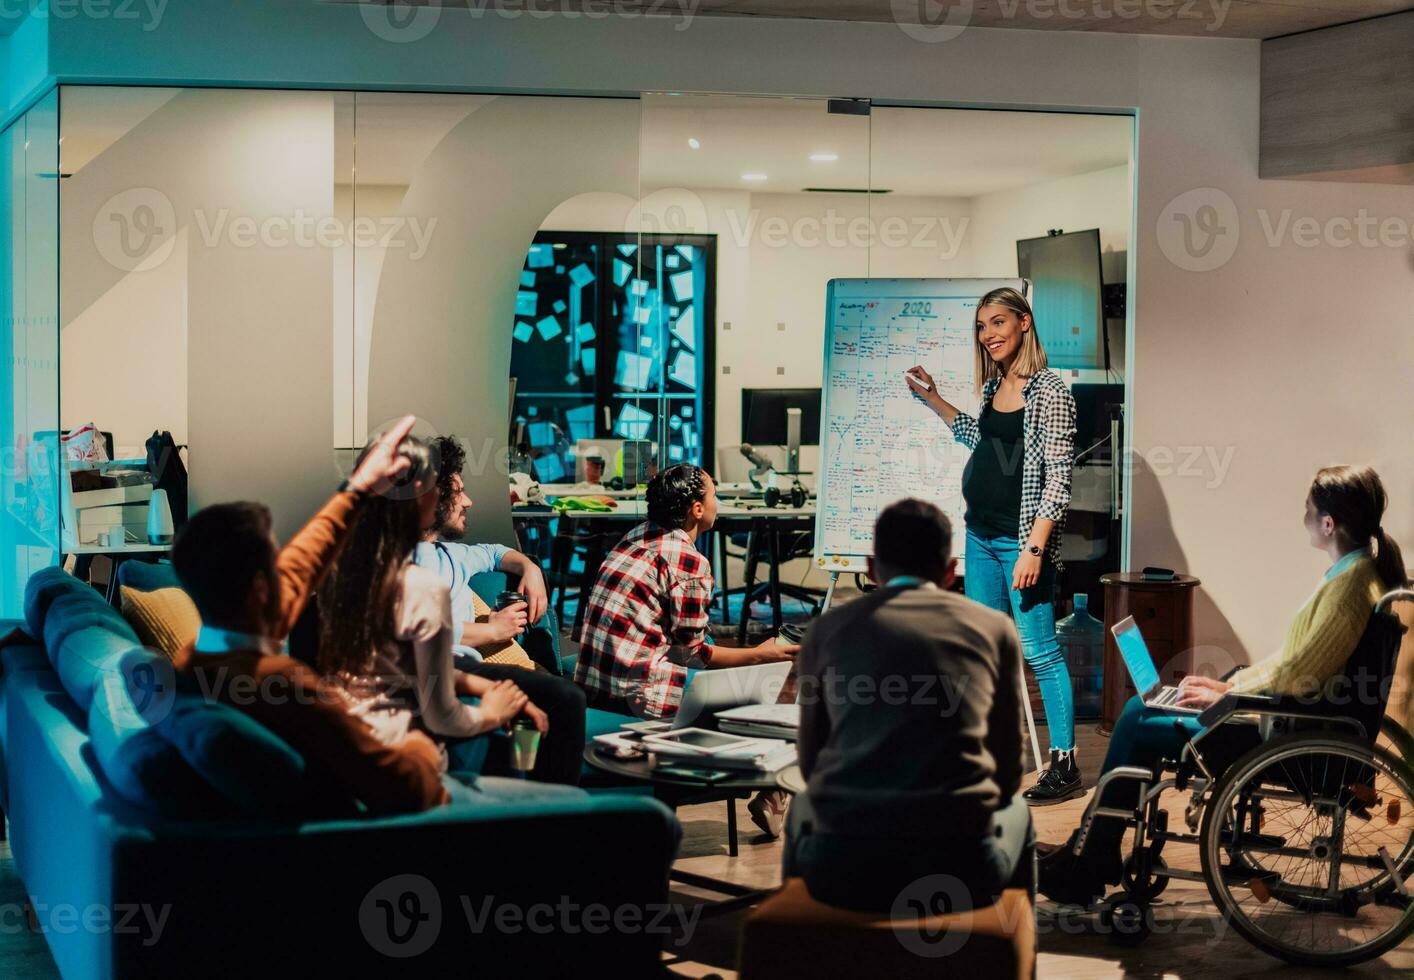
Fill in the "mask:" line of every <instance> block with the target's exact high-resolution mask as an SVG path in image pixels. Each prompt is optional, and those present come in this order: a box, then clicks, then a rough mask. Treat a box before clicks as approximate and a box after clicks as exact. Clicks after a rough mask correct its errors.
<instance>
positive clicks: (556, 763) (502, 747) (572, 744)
mask: <svg viewBox="0 0 1414 980" xmlns="http://www.w3.org/2000/svg"><path fill="white" fill-rule="evenodd" d="M457 669H458V670H461V671H463V672H464V673H468V674H475V675H476V676H477V677H484V678H485V679H486V680H489V681H505V680H509V681H513V682H514V683H515V685H516V687H518V688H520V689H521V690H522V691H523V692H524V693H525V696H526V697H528V698H529V699H530V703H531V704H533V705H535V706H536V707H537V708H539V709H540V710H541V711H543V712H545V715H546V717H548V718H549V720H550V730H549V731H548V732H546V733H545V736H544V737H543V738H541V739H540V747H539V749H538V750H537V751H536V754H535V768H534V769H532V770H531V771H530V778H531V779H533V780H535V781H536V782H538V783H564V784H565V785H567V786H575V785H577V784H578V783H579V773H580V766H581V764H582V763H583V758H584V692H583V691H581V690H580V689H579V687H578V686H577V685H576V684H575V683H574V681H572V680H570V679H569V678H567V677H556V676H554V675H553V674H547V673H545V672H543V671H538V670H526V669H525V668H524V667H513V666H509V665H506V664H488V663H468V662H467V661H465V660H461V661H459V662H458V664H457ZM510 743H511V740H510V739H508V738H499V739H495V740H493V741H492V743H491V748H490V752H489V754H488V756H487V759H486V765H485V766H484V767H483V768H482V771H483V772H486V773H491V774H498V775H508V774H510V773H511V772H512V769H511V760H510Z"/></svg>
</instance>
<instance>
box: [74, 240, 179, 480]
mask: <svg viewBox="0 0 1414 980" xmlns="http://www.w3.org/2000/svg"><path fill="white" fill-rule="evenodd" d="M187 248H188V241H187V231H186V230H183V231H181V232H179V233H178V238H177V245H176V248H174V249H173V251H172V255H171V257H170V258H169V259H168V260H167V261H166V262H163V263H161V264H159V265H157V266H156V267H155V268H153V269H150V270H147V271H142V272H133V273H130V274H129V275H126V276H124V277H123V278H121V279H119V280H117V281H116V282H114V283H113V285H112V288H110V289H109V290H108V291H107V292H105V293H103V294H102V295H101V296H100V297H98V298H97V299H96V300H94V302H93V303H92V304H90V305H88V306H86V307H83V308H82V309H77V310H69V309H66V310H65V313H66V314H68V315H69V317H68V318H67V319H66V320H65V321H64V324H63V329H62V331H61V332H60V334H59V369H60V378H59V385H60V390H61V392H62V397H61V399H60V415H59V424H60V425H61V426H62V427H63V428H65V429H76V428H78V427H79V426H81V425H85V424H87V423H89V422H92V423H94V424H96V425H97V426H98V428H99V429H100V430H101V431H104V432H111V433H113V445H114V448H115V449H116V450H117V455H118V458H120V459H130V458H134V457H141V456H145V455H146V454H147V450H146V449H145V448H144V445H145V443H146V442H147V439H148V437H149V436H151V435H152V433H153V432H154V431H155V430H159V429H166V430H167V431H169V432H171V433H172V439H173V440H174V441H175V442H176V444H177V445H179V446H181V445H184V444H186V443H187V442H188V438H187V288H186V287H187ZM61 277H62V271H61Z"/></svg>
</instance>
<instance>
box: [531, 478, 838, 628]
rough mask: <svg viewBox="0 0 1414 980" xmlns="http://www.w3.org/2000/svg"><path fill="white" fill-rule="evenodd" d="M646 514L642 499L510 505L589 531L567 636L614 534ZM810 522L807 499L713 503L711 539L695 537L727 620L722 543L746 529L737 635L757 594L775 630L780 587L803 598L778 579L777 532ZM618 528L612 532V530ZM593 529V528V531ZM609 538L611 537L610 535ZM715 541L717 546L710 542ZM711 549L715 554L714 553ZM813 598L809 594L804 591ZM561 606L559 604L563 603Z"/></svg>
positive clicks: (809, 526)
mask: <svg viewBox="0 0 1414 980" xmlns="http://www.w3.org/2000/svg"><path fill="white" fill-rule="evenodd" d="M647 516H648V505H647V503H646V502H645V501H643V500H619V501H618V506H617V507H616V508H615V509H614V510H611V511H580V510H567V511H563V512H555V511H553V510H552V509H551V508H549V507H545V506H534V505H522V506H517V507H513V508H511V517H512V518H513V519H515V520H519V521H527V522H528V521H537V522H538V521H544V520H547V519H548V518H550V517H559V518H561V519H564V520H567V521H569V522H571V523H573V524H574V525H575V526H576V527H578V528H580V529H582V530H584V531H586V532H590V533H588V534H586V535H585V543H586V546H587V547H588V549H589V551H588V554H586V555H585V561H584V575H583V576H582V577H581V579H580V588H579V599H580V601H579V605H578V608H577V609H576V610H575V617H574V627H573V631H572V633H571V636H572V638H573V639H574V640H575V641H576V642H579V640H580V636H581V633H582V630H583V627H584V606H585V600H586V599H587V598H588V596H589V592H590V590H591V589H592V588H593V587H594V582H595V580H596V579H597V578H598V576H599V566H600V565H601V564H603V561H604V556H605V555H606V554H607V553H608V552H609V550H610V549H612V548H613V546H614V545H615V544H617V543H618V540H619V538H621V537H622V536H623V535H624V534H626V533H627V532H628V531H629V529H630V528H632V527H633V526H634V525H636V524H639V523H641V522H642V521H644V520H645V519H646V518H647ZM619 525H622V527H620V526H619ZM814 526H815V504H814V502H813V501H811V502H808V503H807V504H806V505H805V506H804V507H789V506H786V507H767V506H766V505H765V504H764V503H748V504H739V503H737V504H733V503H726V502H722V503H719V505H718V508H717V523H716V525H715V526H714V527H713V529H712V532H711V534H712V536H713V538H714V540H713V541H709V542H705V543H701V542H700V543H699V547H702V546H703V544H705V548H703V550H704V553H705V554H707V555H708V560H709V561H711V562H712V566H713V568H712V573H713V577H714V578H716V580H717V582H718V584H719V585H720V587H721V590H722V615H723V620H724V622H725V624H726V625H728V626H729V625H731V617H730V614H729V612H728V602H729V599H730V595H731V591H732V589H731V585H730V582H729V581H728V577H727V549H726V537H727V535H729V534H733V533H738V534H740V533H745V534H746V535H747V552H746V553H747V565H746V578H747V581H746V583H745V586H744V592H745V599H744V600H743V602H742V617H741V622H740V623H739V625H738V628H737V641H738V642H739V643H745V642H746V626H747V621H748V620H749V619H750V610H751V603H752V602H753V601H755V600H756V599H758V598H769V600H770V603H771V612H772V623H773V625H774V627H775V628H776V629H777V630H779V629H780V628H781V623H782V613H781V593H782V591H785V592H788V593H790V594H792V595H796V596H797V598H806V597H807V596H806V595H805V594H804V590H800V589H798V588H797V587H795V586H790V585H787V586H785V587H784V588H783V587H782V585H781V581H780V561H781V556H782V554H783V549H782V548H781V537H782V535H784V534H793V533H804V532H807V531H813V529H814ZM615 531H617V532H618V534H617V535H615V534H614V533H613V532H615ZM594 532H597V533H594ZM611 538H612V540H610V539H611ZM763 540H764V543H765V546H766V552H767V556H768V563H769V565H770V571H769V575H768V580H767V581H766V582H765V583H762V584H761V585H757V584H756V582H755V573H756V557H755V556H756V553H757V550H758V549H759V546H760V544H761V543H762V541H763ZM714 543H715V545H716V547H715V548H714V547H712V545H713V544H714ZM714 552H715V558H714V557H713V555H714ZM567 569H568V561H566V563H565V568H563V569H559V570H552V571H554V572H555V573H556V574H555V577H556V578H557V579H558V581H559V588H560V598H561V600H563V598H564V583H563V580H564V577H565V574H566V573H567ZM809 598H810V599H811V600H812V601H813V598H814V597H813V595H811V596H809ZM560 608H561V609H563V603H561V605H560Z"/></svg>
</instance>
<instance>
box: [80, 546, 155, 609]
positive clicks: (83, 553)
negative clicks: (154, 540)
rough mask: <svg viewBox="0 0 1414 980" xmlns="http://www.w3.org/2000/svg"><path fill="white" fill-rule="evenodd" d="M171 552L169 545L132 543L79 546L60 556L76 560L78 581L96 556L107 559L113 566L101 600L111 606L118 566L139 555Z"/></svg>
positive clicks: (82, 577)
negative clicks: (106, 601)
mask: <svg viewBox="0 0 1414 980" xmlns="http://www.w3.org/2000/svg"><path fill="white" fill-rule="evenodd" d="M171 550H172V546H171V545H170V544H148V543H147V542H146V541H134V542H131V543H129V544H125V545H122V546H119V547H113V546H111V545H106V544H79V545H74V546H72V547H69V548H64V549H63V551H62V554H65V555H73V556H74V557H76V558H77V559H78V563H77V564H76V565H75V566H74V577H75V578H80V579H86V578H87V575H88V569H89V566H91V565H92V564H93V559H94V558H95V557H97V556H98V555H106V556H107V557H108V560H109V561H110V562H112V564H113V569H112V571H110V572H109V573H108V586H107V589H106V590H105V591H104V593H103V598H105V599H107V600H108V602H109V604H110V605H111V604H112V603H113V600H114V599H115V598H116V597H117V595H118V566H119V565H121V564H122V563H123V562H125V561H127V560H128V559H129V558H136V557H138V556H139V555H147V556H152V557H155V556H157V555H165V554H167V553H168V552H170V551H171Z"/></svg>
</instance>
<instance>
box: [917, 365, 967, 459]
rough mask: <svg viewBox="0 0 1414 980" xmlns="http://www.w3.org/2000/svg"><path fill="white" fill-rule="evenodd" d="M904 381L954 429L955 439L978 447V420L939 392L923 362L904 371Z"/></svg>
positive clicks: (965, 444)
mask: <svg viewBox="0 0 1414 980" xmlns="http://www.w3.org/2000/svg"><path fill="white" fill-rule="evenodd" d="M904 383H905V384H906V385H907V386H908V390H909V391H910V392H912V393H913V395H914V396H915V397H916V398H918V399H919V400H920V401H922V402H923V403H924V404H925V405H927V406H928V407H929V408H931V409H932V410H933V411H934V412H935V413H937V416H938V418H940V419H942V420H943V422H944V423H945V424H946V425H947V426H948V428H950V429H951V430H952V434H953V438H954V439H956V440H957V441H958V442H960V443H962V444H963V445H964V446H966V447H967V448H968V449H973V448H976V446H977V440H978V439H979V438H981V434H980V433H979V432H978V431H977V420H976V419H974V418H973V417H972V416H970V415H968V414H967V413H966V412H964V411H962V410H961V409H960V408H958V407H957V406H956V405H954V404H953V403H952V402H950V401H948V400H947V399H946V398H944V397H943V396H942V395H941V394H939V393H938V383H937V382H936V381H934V380H933V376H932V375H931V374H929V373H928V372H927V371H926V370H925V369H924V368H923V366H922V365H921V364H916V365H914V366H913V367H911V368H909V369H908V370H907V371H905V372H904Z"/></svg>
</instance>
